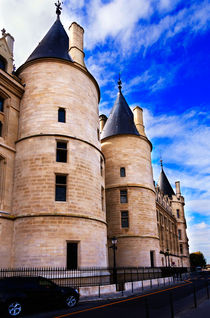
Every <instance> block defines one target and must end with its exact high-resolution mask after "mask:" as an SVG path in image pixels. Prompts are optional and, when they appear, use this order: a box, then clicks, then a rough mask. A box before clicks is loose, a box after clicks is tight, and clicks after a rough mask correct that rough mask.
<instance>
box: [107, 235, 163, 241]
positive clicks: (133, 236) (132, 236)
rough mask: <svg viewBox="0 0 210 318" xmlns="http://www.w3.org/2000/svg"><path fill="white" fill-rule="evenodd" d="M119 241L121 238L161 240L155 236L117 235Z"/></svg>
mask: <svg viewBox="0 0 210 318" xmlns="http://www.w3.org/2000/svg"><path fill="white" fill-rule="evenodd" d="M116 237H117V239H121V238H126V239H127V238H143V239H147V238H152V239H155V240H159V237H157V236H155V235H129V234H128V235H116ZM108 238H109V239H111V238H110V237H108Z"/></svg>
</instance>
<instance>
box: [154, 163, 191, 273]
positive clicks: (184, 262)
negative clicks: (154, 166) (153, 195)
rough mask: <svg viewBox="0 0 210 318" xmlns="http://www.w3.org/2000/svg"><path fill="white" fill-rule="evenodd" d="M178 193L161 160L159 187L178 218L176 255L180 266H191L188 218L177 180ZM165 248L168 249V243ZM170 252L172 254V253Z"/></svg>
mask: <svg viewBox="0 0 210 318" xmlns="http://www.w3.org/2000/svg"><path fill="white" fill-rule="evenodd" d="M175 186H176V194H175V193H174V190H173V188H172V186H171V184H170V182H169V181H168V178H167V176H166V174H165V172H164V169H163V164H162V160H161V172H160V177H159V180H158V187H159V190H160V191H161V193H162V194H163V196H164V199H165V200H168V201H169V202H170V206H171V211H172V215H173V217H174V218H175V220H176V225H177V226H176V231H177V233H176V237H177V239H176V245H178V246H177V247H178V248H175V250H176V253H175V256H176V257H177V258H178V266H187V267H189V246H188V238H187V233H186V228H187V225H186V220H185V215H184V204H185V203H184V197H183V196H182V195H181V189H180V182H179V181H176V182H175ZM165 248H167V249H168V246H167V244H166V246H165ZM170 253H171V251H170ZM172 254H173V253H172ZM172 254H170V255H172Z"/></svg>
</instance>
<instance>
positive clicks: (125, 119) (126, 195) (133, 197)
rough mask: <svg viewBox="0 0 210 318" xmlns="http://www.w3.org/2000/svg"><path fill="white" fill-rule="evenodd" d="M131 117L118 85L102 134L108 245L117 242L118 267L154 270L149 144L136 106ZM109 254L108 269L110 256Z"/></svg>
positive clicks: (155, 238) (156, 249)
mask: <svg viewBox="0 0 210 318" xmlns="http://www.w3.org/2000/svg"><path fill="white" fill-rule="evenodd" d="M134 114H135V115H134V116H133V113H132V111H131V110H130V108H129V106H128V104H127V102H126V100H125V98H124V96H123V94H122V92H121V82H120V81H119V92H118V95H117V99H116V101H115V104H114V107H113V109H112V111H111V113H110V116H109V118H108V120H107V121H106V123H105V126H104V128H103V131H102V133H101V140H102V151H103V154H104V156H105V162H106V169H105V184H106V211H107V224H108V241H109V246H110V245H111V238H112V237H113V236H116V238H117V251H116V265H117V266H158V265H159V256H158V255H159V240H158V233H157V221H156V208H155V189H154V184H153V173H152V166H151V150H152V145H151V143H150V141H149V140H148V139H147V137H146V135H145V132H144V127H143V120H142V109H141V108H140V107H136V108H135V109H134ZM134 120H135V123H134ZM135 124H136V125H135ZM137 129H138V130H137ZM109 250H110V249H109ZM109 252H110V257H109V260H110V265H111V266H112V265H113V259H112V251H111V250H110V251H109Z"/></svg>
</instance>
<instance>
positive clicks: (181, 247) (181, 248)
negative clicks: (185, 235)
mask: <svg viewBox="0 0 210 318" xmlns="http://www.w3.org/2000/svg"><path fill="white" fill-rule="evenodd" d="M179 249H180V254H183V245H182V244H180V245H179Z"/></svg>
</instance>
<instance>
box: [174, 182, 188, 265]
mask: <svg viewBox="0 0 210 318" xmlns="http://www.w3.org/2000/svg"><path fill="white" fill-rule="evenodd" d="M175 185H176V194H175V195H174V196H172V202H171V205H172V211H173V214H174V216H175V217H176V219H177V230H178V243H179V254H180V258H181V265H182V266H184V267H189V266H190V263H189V244H188V237H187V232H186V229H187V223H186V219H185V212H184V205H185V201H184V197H183V196H182V195H181V189H180V181H176V182H175Z"/></svg>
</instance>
